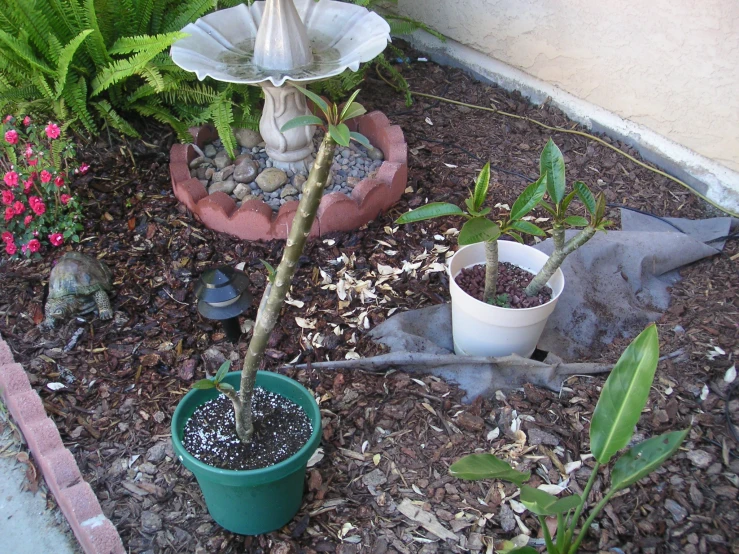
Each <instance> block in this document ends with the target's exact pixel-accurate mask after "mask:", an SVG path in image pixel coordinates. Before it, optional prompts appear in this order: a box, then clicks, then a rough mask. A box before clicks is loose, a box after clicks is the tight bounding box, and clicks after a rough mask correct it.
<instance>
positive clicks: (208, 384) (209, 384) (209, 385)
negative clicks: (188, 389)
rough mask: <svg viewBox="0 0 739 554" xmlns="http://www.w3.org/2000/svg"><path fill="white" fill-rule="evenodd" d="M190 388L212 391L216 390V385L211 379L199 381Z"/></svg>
mask: <svg viewBox="0 0 739 554" xmlns="http://www.w3.org/2000/svg"><path fill="white" fill-rule="evenodd" d="M192 388H194V389H200V390H207V389H214V388H216V384H215V383H214V382H213V380H212V379H200V381H197V382H195V383H194V384H193V386H192Z"/></svg>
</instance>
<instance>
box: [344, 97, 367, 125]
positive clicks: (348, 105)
mask: <svg viewBox="0 0 739 554" xmlns="http://www.w3.org/2000/svg"><path fill="white" fill-rule="evenodd" d="M359 90H360V89H357V90H355V91H354V92H353V93H352V95H351V96H350V97H349V100H347V101H346V103H345V104H344V107H343V108H342V110H341V117H340V119H341V120H342V121H344V120H345V119H349V118H347V117H346V113H347V111H348V110H350V109H351V107H352V103H353V102H354V99H355V98H356V97H357V95H358V94H359ZM357 105H358V106H359V104H357ZM360 107H361V106H360ZM362 109H364V108H362Z"/></svg>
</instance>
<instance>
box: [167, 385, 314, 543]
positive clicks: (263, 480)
mask: <svg viewBox="0 0 739 554" xmlns="http://www.w3.org/2000/svg"><path fill="white" fill-rule="evenodd" d="M240 378H241V372H238V371H235V372H232V373H229V374H228V375H227V376H226V377H225V379H224V381H225V382H227V383H229V384H231V385H232V386H234V387H235V388H238V386H239V381H240ZM256 386H257V387H258V389H263V391H264V393H260V399H261V400H265V402H264V403H261V405H262V406H263V407H262V408H257V406H258V405H259V404H258V403H255V415H256V413H257V411H259V412H260V413H261V414H262V415H264V416H266V419H265V421H266V423H264V424H265V425H268V426H273V425H276V426H277V427H282V431H283V432H286V433H287V435H286V437H287V438H286V439H285V440H280V439H279V438H278V439H277V440H270V441H269V442H268V443H265V449H264V450H266V451H268V452H269V456H270V457H271V456H274V457H275V459H281V461H279V462H278V463H276V464H274V465H270V466H268V467H262V468H260V469H244V470H235V469H223V468H219V467H215V466H214V465H210V464H209V463H206V462H204V461H202V460H206V461H208V462H213V461H214V460H222V463H221V464H220V465H229V466H230V467H231V466H233V464H237V465H236V466H233V467H256V466H258V465H263V463H264V462H265V460H266V459H267V457H265V455H264V452H263V450H261V449H260V443H259V440H258V439H256V440H255V441H253V443H252V445H248V446H246V445H241V444H240V443H237V442H236V441H233V440H230V439H228V438H225V439H224V440H220V441H212V448H211V449H210V450H209V449H208V448H207V444H208V442H209V441H211V438H210V437H212V436H218V433H219V432H220V431H219V430H218V427H217V426H216V427H213V428H210V429H209V430H208V428H207V427H206V428H204V429H203V430H202V432H200V433H198V430H197V427H196V428H195V429H194V432H195V435H193V433H192V432H189V433H187V434H188V439H186V440H185V441H183V437H184V436H185V428H186V426H187V425H188V421H189V420H190V419H191V418H193V414H196V411H198V409H199V408H200V413H201V416H198V415H197V414H196V415H195V417H194V418H193V421H192V423H193V424H195V423H196V422H197V420H198V418H199V417H202V416H203V415H204V414H209V413H210V415H215V414H217V413H218V410H220V409H221V408H219V406H218V405H219V404H220V403H221V402H222V400H219V401H217V402H215V403H213V402H211V403H210V404H208V406H207V407H203V405H204V404H206V403H208V402H209V401H211V400H213V399H216V398H218V397H219V396H221V395H220V394H219V393H218V392H217V391H216V390H214V389H211V390H197V389H193V390H192V391H190V392H189V393H187V394H186V395H185V396H184V398H183V399H182V400H181V401H180V403H179V405H178V406H177V409H176V410H175V413H174V417H173V418H172V443H173V447H174V451H175V453H176V454H177V456H178V458H179V459H180V461H181V462H182V463H183V464H184V465H185V467H186V468H187V469H189V470H190V471H192V472H193V474H194V475H195V478H196V479H197V481H198V484H199V485H200V488H201V490H202V491H203V496H204V498H205V503H206V505H207V507H208V511H209V512H210V515H211V516H212V517H213V519H214V520H215V521H216V523H218V524H219V525H221V526H222V527H223V528H225V529H227V530H229V531H232V532H234V533H238V534H241V535H258V534H261V533H268V532H270V531H274V530H275V529H279V528H280V527H282V526H283V525H285V524H286V523H288V522H289V521H290V520H291V519H292V518H293V516H294V515H295V514H296V513H297V511H298V509H299V508H300V504H301V502H302V499H303V483H304V480H305V470H306V464H307V463H308V459H309V458H310V457H311V456H312V455H313V453H314V452H315V450H316V448H318V444H319V443H320V438H321V414H320V410H319V408H318V404H317V403H316V401H315V399H314V398H313V395H312V394H311V393H310V392H309V391H308V390H307V389H305V388H304V387H303V386H302V385H300V383H298V382H297V381H294V380H293V379H290V378H289V377H285V376H283V375H280V374H278V373H271V372H268V371H260V372H258V374H257V383H256ZM255 393H256V391H255ZM274 395H278V396H279V397H283V398H285V399H287V400H289V401H291V402H292V403H295V404H296V405H297V406H299V407H300V408H302V410H294V409H292V408H291V407H290V403H281V402H275V396H274ZM226 402H227V406H225V405H224V406H225V407H227V408H229V409H231V403H230V402H229V401H228V400H226ZM285 404H287V406H284V405H285ZM276 406H280V407H279V408H278V407H276ZM283 409H284V410H286V412H283V411H282V410H283ZM203 410H205V412H203ZM211 412H212V413H211ZM223 413H224V414H228V412H226V411H224V412H223ZM306 417H307V419H308V420H309V421H310V430H309V432H306V429H305V428H303V427H301V425H300V421H301V418H302V419H305V418H306ZM270 418H271V423H270V422H269V421H268V420H270ZM208 419H210V418H208ZM217 423H218V422H217ZM259 425H262V424H261V423H260V424H259ZM270 428H271V427H270ZM255 429H257V430H258V429H259V426H258V425H257V424H256V422H255ZM301 433H303V434H302V435H301ZM209 434H210V435H209ZM198 435H199V437H200V439H199V440H197V439H193V436H195V437H197V436H198ZM306 439H307V440H306ZM296 440H298V441H302V445H301V444H297V443H296V444H293V445H292V447H291V445H290V443H291V442H293V443H294V442H295V441H296ZM183 442H184V443H185V444H188V445H189V448H190V449H192V450H193V451H194V452H195V454H196V455H195V456H194V455H193V454H192V453H191V452H189V451H188V450H186V448H185V445H184V444H183ZM295 448H297V451H296V452H294V453H293V454H289V453H287V451H288V450H295ZM196 456H197V457H196ZM285 456H287V457H285ZM198 458H202V460H201V459H198ZM240 463H244V464H246V465H238V464H240Z"/></svg>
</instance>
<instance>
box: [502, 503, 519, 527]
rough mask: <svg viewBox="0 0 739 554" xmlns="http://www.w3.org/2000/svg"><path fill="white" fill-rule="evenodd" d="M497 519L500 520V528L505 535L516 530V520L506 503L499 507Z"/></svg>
mask: <svg viewBox="0 0 739 554" xmlns="http://www.w3.org/2000/svg"><path fill="white" fill-rule="evenodd" d="M498 517H499V518H500V526H501V528H502V529H503V531H505V532H506V533H510V532H511V531H513V530H514V529H515V528H516V526H517V524H516V518H515V517H514V514H513V510H511V507H510V506H509V505H508V503H504V504H501V505H500V511H499V513H498Z"/></svg>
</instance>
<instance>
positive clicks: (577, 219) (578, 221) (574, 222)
mask: <svg viewBox="0 0 739 554" xmlns="http://www.w3.org/2000/svg"><path fill="white" fill-rule="evenodd" d="M565 223H566V224H567V225H570V226H572V227H586V226H587V225H588V220H587V219H585V218H584V217H582V216H579V215H571V216H568V217H566V218H565Z"/></svg>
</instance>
